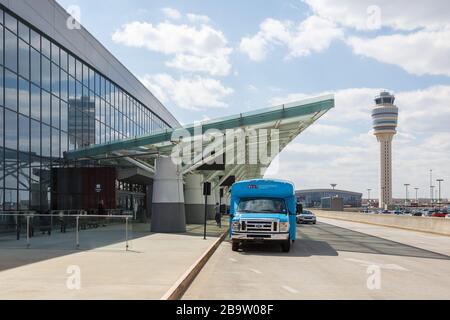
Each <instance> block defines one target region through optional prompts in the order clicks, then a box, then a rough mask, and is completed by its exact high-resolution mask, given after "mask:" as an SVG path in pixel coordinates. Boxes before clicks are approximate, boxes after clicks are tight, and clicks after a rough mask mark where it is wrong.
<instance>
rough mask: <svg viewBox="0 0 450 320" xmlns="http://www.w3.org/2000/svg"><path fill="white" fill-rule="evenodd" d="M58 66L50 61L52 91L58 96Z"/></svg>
mask: <svg viewBox="0 0 450 320" xmlns="http://www.w3.org/2000/svg"><path fill="white" fill-rule="evenodd" d="M59 85H60V81H59V67H58V66H57V65H56V64H54V63H52V93H53V94H54V95H55V96H57V97H59Z"/></svg>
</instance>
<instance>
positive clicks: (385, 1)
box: [305, 0, 450, 30]
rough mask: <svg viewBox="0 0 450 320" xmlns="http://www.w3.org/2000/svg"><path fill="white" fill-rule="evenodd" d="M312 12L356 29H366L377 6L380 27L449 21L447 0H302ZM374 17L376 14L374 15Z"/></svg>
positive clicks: (435, 25)
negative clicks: (374, 6)
mask: <svg viewBox="0 0 450 320" xmlns="http://www.w3.org/2000/svg"><path fill="white" fill-rule="evenodd" d="M305 2H306V3H307V4H308V5H309V6H310V7H311V8H312V10H313V12H314V13H315V14H316V15H318V16H321V17H324V18H327V19H330V20H332V21H334V22H336V23H339V24H341V25H344V26H347V27H352V28H355V29H358V30H370V29H371V21H372V19H373V18H374V17H375V16H374V14H378V13H377V12H375V11H373V10H371V9H373V7H372V6H373V5H376V6H377V7H378V9H379V18H380V19H379V23H380V27H389V28H393V29H396V30H414V29H417V28H441V27H443V26H446V25H448V23H449V12H450V2H449V1H448V0H428V1H424V0H408V1H392V0H377V1H373V0H358V1H354V0H305ZM375 18H376V17H375Z"/></svg>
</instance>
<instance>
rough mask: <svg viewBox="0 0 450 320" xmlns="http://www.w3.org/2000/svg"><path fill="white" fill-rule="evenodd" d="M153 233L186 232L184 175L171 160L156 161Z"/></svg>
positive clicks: (159, 159) (161, 159) (163, 158)
mask: <svg viewBox="0 0 450 320" xmlns="http://www.w3.org/2000/svg"><path fill="white" fill-rule="evenodd" d="M151 231H152V232H167V233H169V232H186V215H185V208H184V192H183V175H182V173H181V168H180V166H177V165H176V164H175V163H173V162H172V159H171V158H165V157H159V158H157V159H156V160H155V175H154V180H153V203H152V221H151Z"/></svg>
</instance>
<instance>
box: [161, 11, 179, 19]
mask: <svg viewBox="0 0 450 320" xmlns="http://www.w3.org/2000/svg"><path fill="white" fill-rule="evenodd" d="M161 11H162V12H163V13H164V15H165V16H166V17H167V18H169V19H173V20H178V19H181V13H180V12H179V11H178V10H176V9H173V8H163V9H161Z"/></svg>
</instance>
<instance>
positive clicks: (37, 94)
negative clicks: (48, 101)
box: [31, 84, 41, 120]
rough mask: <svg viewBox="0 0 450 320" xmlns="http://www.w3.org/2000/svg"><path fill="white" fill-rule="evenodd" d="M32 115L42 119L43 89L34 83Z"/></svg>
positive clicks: (32, 88)
mask: <svg viewBox="0 0 450 320" xmlns="http://www.w3.org/2000/svg"><path fill="white" fill-rule="evenodd" d="M31 117H32V118H34V119H36V120H40V119H41V89H39V87H37V86H35V85H34V84H32V85H31Z"/></svg>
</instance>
